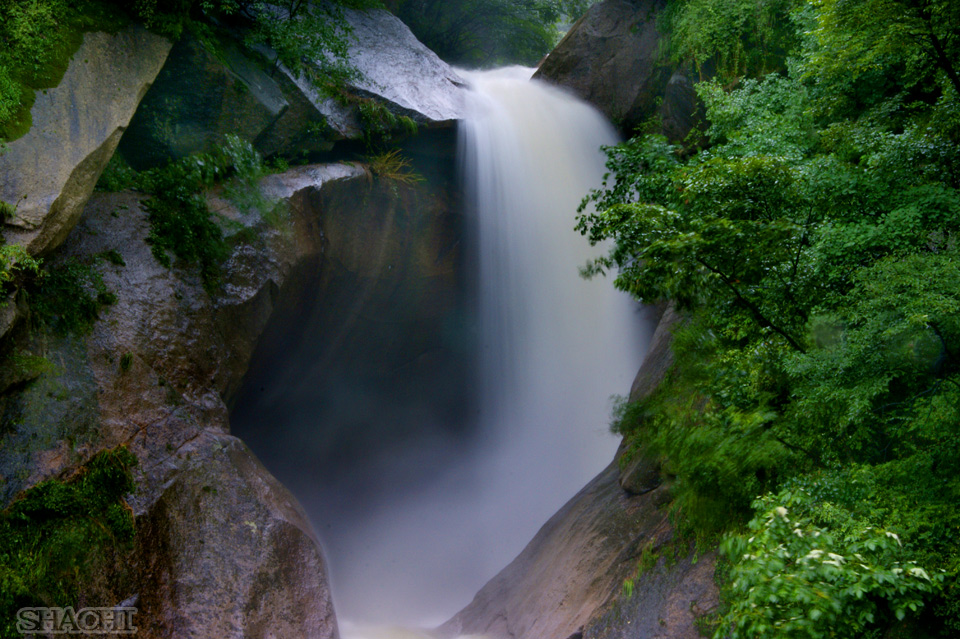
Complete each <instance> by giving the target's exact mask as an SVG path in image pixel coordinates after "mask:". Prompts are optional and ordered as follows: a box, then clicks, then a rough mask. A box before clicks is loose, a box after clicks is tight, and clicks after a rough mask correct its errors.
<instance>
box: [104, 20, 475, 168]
mask: <svg viewBox="0 0 960 639" xmlns="http://www.w3.org/2000/svg"><path fill="white" fill-rule="evenodd" d="M344 15H345V18H346V20H347V22H348V23H349V25H350V27H351V28H352V29H353V36H354V42H353V45H352V46H351V49H350V52H349V58H348V59H349V62H350V64H352V65H353V66H354V67H355V68H356V70H357V71H358V72H359V77H358V79H356V80H353V81H350V82H348V83H347V84H346V86H344V87H343V90H344V92H345V94H344V96H341V97H340V98H338V99H334V98H332V97H329V96H326V95H321V93H320V92H319V91H318V90H317V88H316V87H315V86H314V85H313V83H312V82H311V81H310V80H309V79H307V77H306V75H297V74H294V73H293V72H291V71H290V70H288V69H286V68H285V67H283V66H279V65H278V66H274V63H272V62H269V60H272V59H275V53H274V52H272V51H270V50H268V49H265V48H261V49H259V50H258V51H256V52H253V51H250V50H248V49H245V48H244V47H243V46H242V45H240V43H239V42H238V41H237V40H235V39H234V37H233V35H232V34H230V33H227V32H225V31H220V32H217V33H216V34H214V36H213V37H214V38H215V45H213V46H215V47H216V50H215V51H212V50H210V49H208V48H207V47H206V46H205V45H204V44H203V43H202V42H201V41H200V40H199V39H198V38H196V37H194V36H193V35H191V34H189V33H187V34H185V35H184V37H183V38H181V40H180V41H179V42H178V43H177V44H176V46H175V47H174V49H173V51H172V52H171V54H170V61H169V63H168V64H167V65H166V67H164V70H163V72H162V73H161V74H160V76H159V77H158V78H157V81H156V83H155V85H154V87H153V89H152V90H151V91H150V92H149V93H148V94H147V96H146V97H145V99H144V101H143V106H142V107H141V109H140V110H139V111H138V113H137V115H136V117H135V118H134V120H133V122H132V123H131V125H130V132H129V133H128V134H127V135H126V136H124V139H123V143H122V145H121V151H122V152H123V154H124V156H125V157H126V158H127V159H128V160H129V161H131V163H133V164H135V166H137V167H138V168H146V167H149V166H155V165H158V164H162V163H163V162H164V161H166V160H168V159H171V158H180V157H184V156H186V155H190V154H191V153H197V152H200V151H206V150H209V148H210V147H211V146H212V145H214V144H215V143H217V142H219V141H220V139H221V138H222V136H223V135H224V134H226V133H234V134H237V135H239V136H240V137H242V138H244V139H246V140H248V141H250V142H252V143H253V144H254V145H255V146H256V148H257V149H258V150H259V151H260V152H261V153H262V154H264V155H268V156H269V155H273V154H276V153H280V154H283V155H290V156H292V155H295V154H298V153H301V152H313V151H325V150H329V149H330V148H331V147H332V145H333V143H334V142H336V141H338V140H344V139H357V138H360V137H362V135H363V133H364V129H365V124H364V122H363V118H362V117H361V114H360V111H359V109H358V100H373V101H374V102H375V103H377V104H379V105H381V106H382V107H383V108H386V109H387V110H388V111H390V112H391V113H392V114H393V115H395V116H407V117H410V118H412V119H413V120H414V121H415V122H417V123H418V124H420V125H422V126H427V127H431V126H441V125H448V124H452V122H453V121H455V120H456V119H458V118H459V117H460V116H461V114H462V113H463V104H464V95H463V94H464V90H465V89H464V83H463V80H461V79H460V77H459V76H458V75H457V74H456V73H455V72H454V71H453V69H451V68H450V67H449V66H448V65H447V64H446V63H444V62H443V61H442V60H440V59H439V58H438V57H437V56H436V54H434V53H433V52H432V51H430V50H429V49H427V48H426V47H425V46H424V45H423V44H421V43H420V42H419V41H418V40H417V39H416V38H415V37H414V36H413V34H412V33H411V32H410V30H409V29H408V28H407V27H406V25H404V24H403V23H402V22H400V20H398V19H397V18H396V17H394V16H393V15H391V14H390V13H388V12H386V11H383V10H373V11H355V10H345V11H344ZM384 61H389V63H385V62H384ZM198 87H202V88H203V90H202V91H198V89H197V88H198Z"/></svg>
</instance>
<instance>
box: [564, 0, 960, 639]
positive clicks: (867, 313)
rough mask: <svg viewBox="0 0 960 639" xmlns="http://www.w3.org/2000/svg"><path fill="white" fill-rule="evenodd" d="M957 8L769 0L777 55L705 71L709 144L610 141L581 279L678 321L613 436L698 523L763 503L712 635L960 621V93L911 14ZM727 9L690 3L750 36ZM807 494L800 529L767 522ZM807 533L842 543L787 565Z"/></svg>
mask: <svg viewBox="0 0 960 639" xmlns="http://www.w3.org/2000/svg"><path fill="white" fill-rule="evenodd" d="M761 4H762V3H761ZM908 4H909V6H907V5H908ZM710 5H711V3H708V2H704V3H694V2H690V3H688V4H687V5H686V6H687V7H688V8H689V9H690V11H692V10H693V8H694V7H701V8H704V7H706V8H709V6H710ZM674 6H675V7H676V5H674ZM757 6H758V7H760V8H761V9H762V8H763V7H761V5H760V4H758V5H757ZM769 6H770V7H773V6H774V5H772V4H771V5H769ZM956 6H957V5H956V4H955V3H953V4H950V3H944V2H934V1H929V2H928V1H926V0H918V1H917V2H910V3H902V2H899V1H898V0H850V2H839V1H837V2H833V1H832V0H823V1H818V2H814V3H809V4H805V5H803V6H800V7H798V8H796V9H791V15H789V16H788V15H787V10H788V9H790V7H789V6H788V5H787V4H784V5H782V9H781V13H780V16H779V20H780V24H792V25H795V27H796V28H797V33H796V36H795V38H794V39H793V42H794V43H795V46H794V47H793V48H792V50H790V51H788V52H787V53H789V54H791V55H792V56H793V57H792V58H791V59H790V61H789V63H788V64H786V65H785V68H784V69H783V70H782V71H781V72H777V73H774V74H769V75H767V76H766V77H762V78H758V79H747V80H743V79H741V80H740V81H739V82H738V84H736V85H734V86H733V87H731V86H723V85H721V84H719V83H708V84H701V85H699V87H698V92H699V94H700V96H701V97H702V98H703V99H704V102H705V104H706V108H707V119H708V120H709V121H710V123H711V125H710V128H709V130H708V135H709V138H710V146H709V147H708V148H705V149H700V150H698V151H696V152H692V151H687V152H686V153H684V152H682V151H681V150H680V149H677V148H675V147H671V146H669V145H667V144H666V142H665V141H664V140H663V139H662V138H655V137H646V138H636V139H633V140H630V141H628V142H626V143H624V144H621V145H618V146H616V147H613V148H611V149H608V150H607V152H608V164H607V166H608V168H609V170H610V174H609V175H608V176H607V178H606V181H605V184H604V185H603V188H602V189H600V190H598V191H595V192H593V193H592V194H590V196H589V197H588V198H587V199H586V200H585V202H584V205H583V207H581V211H580V215H579V217H578V226H577V228H578V229H579V230H580V232H581V233H583V234H585V235H587V236H588V237H589V239H590V240H591V241H592V242H595V243H599V242H610V241H612V246H611V248H610V249H609V252H608V253H607V254H606V255H603V256H601V257H599V258H598V259H596V260H595V261H594V262H592V263H590V264H588V265H587V266H586V267H585V269H584V272H585V274H586V275H591V274H593V273H599V272H606V271H615V273H616V279H615V283H616V285H617V286H618V287H619V288H621V289H623V290H625V291H628V292H630V293H632V294H634V295H635V296H637V297H638V298H640V299H642V300H644V301H646V302H659V301H665V300H668V301H671V302H673V303H674V304H675V305H676V306H677V307H678V308H679V309H681V310H683V311H685V312H686V314H687V319H688V322H687V323H686V324H685V325H684V326H683V327H682V328H680V329H678V330H677V332H676V334H675V339H674V353H675V355H676V359H675V361H676V364H675V365H674V368H673V370H672V371H671V372H670V374H669V375H668V377H667V379H666V381H665V382H664V383H663V384H662V385H661V387H660V388H659V389H658V392H657V393H655V394H654V395H652V396H651V397H649V398H647V399H646V400H644V401H643V402H642V403H640V404H635V405H627V406H624V407H622V409H621V412H620V414H619V416H618V422H617V423H616V429H617V430H618V431H619V432H621V433H623V434H624V435H625V436H626V437H627V439H628V443H629V446H630V450H639V451H642V454H644V455H648V456H651V457H654V458H656V459H659V461H660V462H661V464H662V467H663V468H664V471H665V473H666V475H667V478H668V479H669V482H670V486H671V491H672V493H673V496H674V504H673V508H674V512H675V513H676V514H678V515H680V521H681V522H685V525H688V526H691V527H692V528H693V530H694V532H695V533H697V534H700V535H703V534H709V533H712V532H715V531H722V530H724V529H730V528H736V526H737V525H738V524H739V523H742V522H745V521H747V520H748V519H750V517H751V512H753V513H754V515H753V521H752V523H751V524H750V527H751V529H752V534H748V535H745V536H744V537H752V539H744V538H736V539H734V541H730V542H728V546H729V547H730V548H734V546H735V545H736V544H740V545H741V546H742V547H740V546H738V547H737V548H736V549H735V551H731V552H730V562H731V566H730V570H731V573H732V574H733V575H736V576H737V584H739V585H737V586H735V587H733V588H731V589H730V590H728V591H727V594H726V596H727V599H728V604H729V605H730V609H729V612H728V613H727V615H726V617H725V619H724V623H723V625H721V626H720V627H719V629H718V631H717V632H718V635H717V636H721V635H723V633H726V632H734V633H735V636H750V637H753V636H778V637H779V636H811V637H813V636H817V637H819V636H837V637H854V636H877V637H879V636H883V633H884V632H886V631H887V630H888V629H889V628H891V627H892V626H894V625H896V624H898V623H899V621H898V616H899V614H898V611H901V612H903V611H906V612H905V614H908V616H912V617H913V618H914V621H913V622H912V623H914V624H916V627H923V628H924V629H925V631H926V632H928V633H929V635H930V636H937V637H949V636H953V634H955V632H956V629H958V628H960V606H958V605H956V597H957V593H958V590H957V578H956V574H957V573H956V571H957V568H958V567H960V552H958V550H960V549H958V546H957V544H956V543H955V539H956V535H957V531H958V530H960V522H958V516H957V515H956V514H955V512H954V511H955V504H956V503H957V502H958V500H960V481H958V479H957V477H958V476H960V466H958V464H960V462H958V459H960V432H958V431H960V427H958V425H960V414H958V411H960V409H958V408H957V407H958V406H960V363H958V362H960V360H958V358H960V252H958V251H960V249H958V246H957V238H958V237H960V191H958V187H960V158H958V142H960V118H958V114H960V100H958V95H960V94H958V93H957V91H956V89H955V87H954V82H953V78H952V73H953V72H952V69H951V64H952V60H954V59H955V57H956V56H954V55H953V54H950V55H948V56H947V57H948V58H949V59H948V60H943V59H941V57H939V53H938V52H937V51H938V47H940V49H941V50H943V51H946V52H948V53H950V52H954V53H955V52H956V49H955V47H956V46H957V44H958V41H960V38H958V34H957V32H956V27H955V25H956V24H957V22H956V21H954V22H952V23H951V22H949V20H947V21H946V22H937V23H936V24H933V25H931V23H930V22H929V21H926V22H923V20H925V18H923V16H924V15H931V16H932V15H935V16H942V17H944V18H951V19H952V18H953V17H955V14H954V13H952V12H955V10H956ZM736 8H737V5H736V3H733V4H728V5H726V6H724V7H722V9H723V11H720V10H719V9H721V7H717V11H716V12H715V13H710V12H709V11H708V12H707V13H704V14H703V15H702V16H701V17H700V18H698V20H706V19H707V18H708V17H710V16H713V17H712V18H710V19H716V20H719V21H720V24H719V26H722V27H723V28H718V29H717V30H716V31H715V32H714V33H727V34H734V33H738V32H739V31H742V30H743V28H744V25H746V24H747V23H748V22H749V20H747V19H746V18H743V17H742V15H741V14H738V13H737V12H736V11H735V9H736ZM704 11H706V9H704ZM898 12H899V13H898ZM918 12H919V13H918ZM924 12H927V13H924ZM708 14H709V15H708ZM692 15H693V14H692V13H691V14H689V15H688V16H687V18H689V19H692V18H691V17H690V16H692ZM738 16H740V17H738ZM678 19H679V18H678ZM750 19H751V20H752V19H754V18H750ZM948 25H954V26H948ZM921 27H922V28H921ZM725 29H726V30H725ZM738 30H739V31H738ZM710 33H711V32H710V31H707V32H704V33H702V34H699V36H698V37H703V38H707V37H708V36H709V34H710ZM730 37H733V36H732V35H731V36H730ZM908 40H910V41H909V42H908ZM787 41H788V40H783V42H787ZM717 42H719V40H718V41H717ZM937 43H939V44H937ZM747 66H748V67H749V65H747ZM734 67H735V65H731V68H732V69H734V70H735V71H737V69H735V68H734ZM738 69H739V70H738V71H737V73H738V74H740V75H742V74H744V73H749V70H748V69H747V68H746V67H744V66H740V67H739V68H738ZM782 491H787V492H782ZM798 491H799V492H798ZM777 494H779V495H780V497H776V498H774V497H770V495H777ZM757 495H767V497H763V499H761V500H760V501H755V498H756V496H757ZM791 495H792V497H790V496H791ZM788 498H789V499H792V500H793V502H791V503H792V504H793V505H790V504H786V502H784V501H783V500H786V499H788ZM777 499H779V500H781V501H779V502H776V500H777ZM770 500H774V501H770ZM775 502H776V503H775ZM801 503H802V504H804V505H803V506H802V508H801V510H802V512H801V513H800V514H798V516H797V517H796V523H799V526H800V527H799V528H798V529H797V530H799V533H793V532H792V531H793V528H792V527H787V528H784V527H783V526H782V525H781V524H782V523H783V520H782V518H781V519H777V518H771V517H772V516H771V515H770V511H771V510H772V509H773V508H774V507H775V506H777V505H785V507H788V508H790V509H791V512H794V510H795V509H798V508H800V504H801ZM751 504H752V506H751ZM791 519H794V517H793V516H791ZM881 527H883V528H884V529H887V530H889V531H891V532H895V533H896V534H897V535H898V536H899V539H900V540H902V542H903V544H904V549H905V550H903V552H905V553H907V554H906V555H904V556H902V557H901V556H898V553H899V552H901V551H900V550H898V549H899V548H900V546H899V544H896V548H894V547H893V546H891V545H890V544H891V543H892V542H884V539H887V540H892V539H894V538H893V537H886V536H885V535H884V536H883V538H878V534H879V533H877V532H876V531H877V530H879V529H880V528H881ZM788 528H789V529H788ZM791 535H792V536H791ZM811 538H818V539H821V540H822V541H823V544H824V545H823V546H821V547H820V549H821V550H823V551H824V552H825V553H826V552H832V553H834V554H836V555H838V556H841V557H844V558H845V559H844V561H842V562H841V561H840V560H837V562H838V565H833V564H824V563H823V562H821V561H817V562H813V561H812V560H813V559H814V558H813V557H811V558H810V559H809V560H803V561H801V560H802V559H803V558H804V557H807V555H808V554H809V553H810V552H811V551H812V550H813V547H810V548H806V547H802V544H804V543H807V541H809V539H811ZM827 542H829V543H827ZM884 543H886V545H884ZM871 545H872V546H873V547H872V548H871V547H870V546H871ZM864 547H865V548H867V550H868V551H869V552H865V551H864V550H863V548H864ZM874 551H876V552H874ZM894 551H896V552H894ZM854 553H859V554H860V555H861V556H862V557H864V560H862V561H860V562H859V563H858V562H854V561H853V560H852V559H851V557H854ZM871 553H873V554H871ZM904 557H910V558H912V559H914V560H915V561H917V562H918V563H919V565H921V566H923V567H924V569H925V570H927V571H928V573H927V574H928V575H929V576H931V578H932V576H933V575H934V573H936V574H937V575H939V576H938V577H936V578H935V579H933V578H932V580H926V579H923V578H921V577H918V575H919V573H916V574H912V573H911V572H910V569H909V567H908V565H907V564H906V563H905V559H904ZM896 561H899V562H900V564H899V567H898V566H897V565H895V564H894V563H893V562H896ZM895 568H898V569H899V572H897V571H896V570H894V569H895ZM941 571H945V572H941ZM915 577H916V578H915ZM941 577H942V578H943V579H944V587H943V588H942V589H940V588H939V587H938V586H936V584H934V582H937V581H939V580H940V579H941ZM935 586H936V587H935ZM818 593H822V594H823V596H821V594H818ZM921 604H923V606H922V610H921ZM918 615H920V616H918ZM903 627H904V628H906V627H910V626H903ZM951 633H953V634H951Z"/></svg>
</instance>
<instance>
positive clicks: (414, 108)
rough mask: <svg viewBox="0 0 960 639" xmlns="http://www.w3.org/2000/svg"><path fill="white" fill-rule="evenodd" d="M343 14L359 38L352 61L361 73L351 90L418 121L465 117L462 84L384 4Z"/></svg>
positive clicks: (463, 88) (446, 120)
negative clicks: (376, 7)
mask: <svg viewBox="0 0 960 639" xmlns="http://www.w3.org/2000/svg"><path fill="white" fill-rule="evenodd" d="M346 15H347V22H348V23H349V24H350V26H351V27H352V28H353V33H354V36H355V37H356V38H357V45H356V46H355V47H354V48H353V49H351V51H350V63H351V64H353V65H354V66H355V67H356V68H357V70H358V71H359V72H360V79H359V80H357V81H355V82H353V83H352V84H351V89H352V90H354V91H356V92H358V93H361V94H367V95H369V96H371V97H375V98H378V99H380V100H382V101H383V102H384V103H385V104H386V105H387V106H388V107H389V108H390V109H391V110H393V111H394V112H395V113H396V114H397V115H408V116H410V117H412V118H413V119H414V120H416V121H417V122H419V123H421V124H430V123H441V122H450V121H453V120H457V119H459V118H461V117H463V113H464V95H465V87H466V83H465V82H464V80H463V79H462V78H461V77H460V76H459V75H457V73H456V72H455V71H454V70H453V69H452V68H450V66H449V65H448V64H447V63H445V62H443V61H442V60H441V59H440V58H439V57H438V56H437V54H435V53H434V52H433V51H431V50H430V49H428V48H427V47H426V46H425V45H423V44H422V43H421V42H420V41H419V40H417V39H416V37H415V36H414V35H413V33H412V32H411V31H410V29H409V28H408V27H407V25H405V24H403V22H401V21H400V19H399V18H397V17H396V16H394V15H392V14H391V13H389V12H387V11H384V10H382V9H380V10H374V11H367V12H363V11H353V10H351V11H348V12H347V13H346Z"/></svg>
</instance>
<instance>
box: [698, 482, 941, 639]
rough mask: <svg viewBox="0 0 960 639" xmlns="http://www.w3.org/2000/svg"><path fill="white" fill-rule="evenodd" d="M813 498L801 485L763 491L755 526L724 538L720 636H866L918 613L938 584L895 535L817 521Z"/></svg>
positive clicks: (938, 577)
mask: <svg viewBox="0 0 960 639" xmlns="http://www.w3.org/2000/svg"><path fill="white" fill-rule="evenodd" d="M811 502H812V499H811V498H810V496H809V495H808V494H806V493H804V492H802V491H797V492H789V491H787V492H782V493H780V494H778V495H769V496H766V497H762V498H761V499H759V500H757V502H756V503H755V504H754V507H755V509H756V510H757V513H758V514H757V517H755V518H754V519H753V520H751V521H750V523H749V524H748V526H747V528H748V530H749V532H748V533H746V534H745V535H743V536H732V537H729V538H728V539H727V540H726V541H725V542H724V544H723V552H724V554H725V555H726V556H727V557H728V558H729V559H730V560H731V561H732V562H733V569H732V572H731V580H732V581H731V583H730V586H729V593H728V594H727V598H728V600H729V601H730V602H731V606H730V608H729V609H728V610H727V612H726V614H725V615H724V616H723V617H722V618H721V621H720V625H719V627H718V628H717V631H716V633H715V634H714V637H715V639H723V638H725V637H730V639H739V638H741V637H743V638H747V637H749V638H750V639H757V638H759V639H762V638H764V637H770V638H771V639H772V638H775V637H776V638H779V637H809V638H810V639H819V638H820V637H827V636H829V637H838V638H847V637H849V638H851V639H853V638H855V637H862V636H864V635H865V633H866V632H867V631H869V630H870V629H872V628H876V627H881V628H882V627H885V626H887V625H889V624H890V623H891V622H892V621H894V620H896V621H899V620H902V619H904V618H905V617H906V616H907V615H908V614H909V615H913V614H914V613H916V612H918V611H919V610H920V609H921V608H922V607H923V605H924V599H925V597H926V596H928V595H930V594H932V593H933V592H935V591H936V590H937V589H938V587H939V584H940V583H941V582H942V581H943V575H942V574H932V575H931V573H930V572H929V571H928V570H926V569H924V568H922V567H921V566H919V565H917V563H916V562H915V561H908V560H907V559H906V553H905V552H904V549H903V544H902V542H901V541H900V538H899V537H898V536H897V535H896V534H895V533H893V532H890V531H888V530H883V529H880V528H875V527H872V526H866V527H857V528H853V529H851V528H847V529H846V530H844V531H836V530H832V529H830V528H828V527H821V526H818V525H815V524H814V523H813V521H812V520H811V519H810V518H809V516H807V515H806V513H804V511H805V510H809V508H810V507H811ZM822 507H826V506H822ZM747 534H748V535H749V538H747V537H746V535H747Z"/></svg>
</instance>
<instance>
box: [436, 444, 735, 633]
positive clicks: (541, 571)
mask: <svg viewBox="0 0 960 639" xmlns="http://www.w3.org/2000/svg"><path fill="white" fill-rule="evenodd" d="M618 474H619V473H618V471H617V467H616V464H615V463H612V464H611V465H610V466H608V467H607V469H606V470H604V471H603V472H602V473H600V474H599V475H598V476H597V477H596V478H595V479H594V480H593V481H591V482H590V483H589V484H588V485H587V486H586V487H585V488H584V489H583V490H581V491H580V492H579V493H578V494H577V495H576V496H575V497H573V499H571V500H570V501H569V502H567V504H566V505H565V506H564V507H563V508H561V509H560V510H559V511H558V512H557V513H556V514H555V515H554V516H553V517H551V518H550V520H549V521H548V522H547V523H546V524H544V526H543V527H542V528H541V529H540V531H539V532H538V533H537V535H536V536H535V537H534V538H533V540H532V541H531V542H530V543H529V544H528V545H527V547H526V548H524V549H523V551H522V552H521V553H520V555H519V556H518V557H517V558H516V559H514V560H513V562H512V563H511V564H510V565H509V566H507V567H506V568H504V569H503V570H502V571H501V572H500V573H499V574H498V575H497V576H496V577H494V578H493V579H492V580H491V581H490V582H489V583H487V585H485V586H484V587H483V588H482V589H481V590H480V592H479V593H477V595H476V597H474V599H473V601H472V602H471V603H470V604H469V605H468V606H467V607H466V608H464V609H463V610H461V611H460V612H459V613H457V615H456V616H455V617H454V618H453V619H451V620H450V621H448V622H447V623H446V624H444V625H443V626H441V627H440V628H439V629H438V635H439V636H441V637H456V636H458V635H472V634H476V635H483V636H486V637H490V638H491V639H568V638H572V637H583V638H585V637H596V638H600V637H603V638H604V639H628V638H630V637H659V638H661V639H687V638H690V639H693V638H695V637H697V636H698V633H697V627H696V619H697V617H698V616H699V615H702V614H704V613H706V612H709V611H710V610H712V609H713V608H714V607H715V606H716V604H717V592H716V584H714V581H713V567H714V560H713V556H712V555H710V556H706V557H702V558H699V561H696V559H695V558H693V557H689V556H688V557H684V558H681V559H679V560H678V561H677V562H676V563H669V562H667V561H666V559H667V552H668V551H669V552H673V551H675V550H682V549H684V548H685V547H686V545H685V544H684V542H682V541H679V540H677V539H676V537H675V531H674V529H673V526H672V525H671V524H670V521H669V518H668V517H667V513H666V512H665V510H664V509H663V507H664V506H665V505H666V504H667V503H668V502H669V495H668V494H667V490H666V488H665V487H660V488H657V489H655V490H652V491H650V492H648V493H646V494H644V495H640V496H636V495H628V494H627V493H625V492H624V491H623V490H622V489H621V488H620V486H619V484H618V481H617V477H618ZM644 552H647V553H656V555H657V556H659V557H660V558H659V559H658V560H657V562H656V563H655V565H654V566H653V567H652V568H653V569H650V570H647V571H646V572H645V573H644V574H643V575H640V576H639V577H638V575H637V565H638V560H639V558H640V557H641V555H642V553H644ZM626 579H634V580H635V581H636V582H637V583H636V586H635V592H634V594H633V596H632V597H630V596H627V595H626V594H625V593H624V592H623V583H624V580H626ZM626 614H629V615H630V618H629V620H627V619H626V618H625V615H626ZM614 624H617V625H614Z"/></svg>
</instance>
